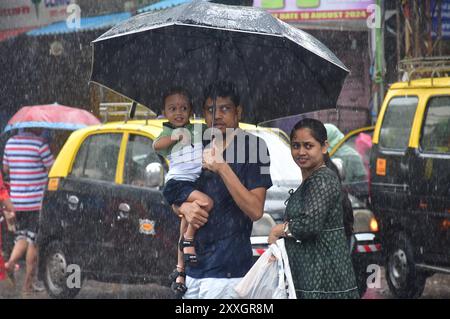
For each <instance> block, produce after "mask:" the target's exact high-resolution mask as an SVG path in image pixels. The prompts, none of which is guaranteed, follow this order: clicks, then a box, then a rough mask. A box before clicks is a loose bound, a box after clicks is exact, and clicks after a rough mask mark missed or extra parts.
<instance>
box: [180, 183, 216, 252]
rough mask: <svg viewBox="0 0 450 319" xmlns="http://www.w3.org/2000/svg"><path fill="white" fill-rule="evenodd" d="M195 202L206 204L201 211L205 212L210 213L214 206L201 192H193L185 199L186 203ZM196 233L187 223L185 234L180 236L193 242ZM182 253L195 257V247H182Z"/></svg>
mask: <svg viewBox="0 0 450 319" xmlns="http://www.w3.org/2000/svg"><path fill="white" fill-rule="evenodd" d="M196 200H198V201H201V202H204V203H207V205H206V206H204V207H203V209H204V210H206V211H207V212H210V211H211V210H212V208H213V206H214V202H213V200H212V199H211V198H210V197H209V196H208V195H206V194H204V193H202V192H199V191H193V192H192V193H191V194H190V195H189V197H188V198H187V201H188V202H193V201H196ZM196 232H197V229H195V227H194V226H192V225H191V224H188V223H187V229H186V231H185V233H184V234H182V236H183V235H184V239H185V240H186V241H189V242H193V241H194V237H195V233H196ZM183 253H184V254H186V255H194V256H195V247H194V246H189V247H184V249H183Z"/></svg>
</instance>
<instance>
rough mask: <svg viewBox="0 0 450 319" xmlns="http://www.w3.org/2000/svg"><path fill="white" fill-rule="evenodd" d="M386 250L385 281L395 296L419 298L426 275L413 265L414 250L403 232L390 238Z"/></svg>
mask: <svg viewBox="0 0 450 319" xmlns="http://www.w3.org/2000/svg"><path fill="white" fill-rule="evenodd" d="M390 243H391V244H390V245H389V246H388V251H387V260H386V281H387V283H388V286H389V290H390V291H391V292H392V293H393V294H394V296H395V297H397V298H419V297H420V296H421V295H422V293H423V290H424V288H425V283H426V279H427V276H426V274H425V273H422V272H420V271H418V270H417V269H416V267H415V261H414V253H413V252H414V250H413V246H412V244H411V241H410V240H409V238H408V236H407V235H406V234H405V233H399V234H398V235H396V236H395V237H394V238H392V240H390Z"/></svg>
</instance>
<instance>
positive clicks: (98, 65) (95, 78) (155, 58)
mask: <svg viewBox="0 0 450 319" xmlns="http://www.w3.org/2000/svg"><path fill="white" fill-rule="evenodd" d="M93 47H94V58H93V67H92V76H91V81H92V82H96V83H98V84H100V85H103V86H105V87H107V88H109V89H111V90H114V91H116V92H117V93H120V94H122V95H124V96H126V97H128V98H130V99H132V100H134V101H137V102H139V103H141V104H143V105H146V106H148V107H150V108H152V109H153V110H155V111H159V110H160V108H161V105H162V96H163V94H164V93H165V92H166V91H167V90H168V89H169V88H170V87H172V86H182V87H184V88H186V89H188V90H189V91H190V92H191V93H192V95H193V96H194V104H195V106H196V109H197V111H200V106H201V103H202V102H203V101H202V99H203V89H204V88H205V87H206V86H207V85H209V84H210V83H212V82H214V81H217V80H228V81H233V82H234V83H235V84H236V85H237V87H238V88H239V91H240V94H241V97H242V103H241V104H242V106H243V107H244V120H246V121H248V122H253V123H259V122H261V121H265V120H269V119H273V118H278V117H283V116H288V115H293V114H299V113H304V112H310V111H314V110H319V109H327V108H334V107H335V106H336V101H337V98H338V96H339V93H340V91H341V88H342V85H343V82H344V80H345V77H346V75H347V73H348V70H347V69H346V67H345V66H344V65H343V63H342V62H341V61H340V60H339V59H338V58H337V57H336V56H335V55H334V54H333V53H332V52H331V51H330V50H329V49H328V48H327V47H326V46H325V45H323V44H322V43H321V42H319V41H318V40H317V39H316V38H314V37H313V36H311V35H309V34H307V33H305V32H303V31H301V30H299V29H296V28H294V27H292V26H290V25H288V24H286V23H284V22H282V21H280V20H278V19H276V18H274V17H273V16H272V15H271V14H270V13H268V12H266V11H264V10H262V9H259V8H253V7H242V6H229V5H222V4H214V3H210V2H206V1H193V2H191V3H187V4H184V5H181V6H178V7H174V8H171V9H168V10H164V11H158V12H150V13H144V14H140V15H137V16H134V17H132V18H130V19H128V20H127V21H125V22H123V23H121V24H119V25H117V26H115V27H113V28H112V29H111V30H109V31H108V32H106V33H105V34H103V35H102V36H100V37H99V38H98V39H96V40H95V41H93Z"/></svg>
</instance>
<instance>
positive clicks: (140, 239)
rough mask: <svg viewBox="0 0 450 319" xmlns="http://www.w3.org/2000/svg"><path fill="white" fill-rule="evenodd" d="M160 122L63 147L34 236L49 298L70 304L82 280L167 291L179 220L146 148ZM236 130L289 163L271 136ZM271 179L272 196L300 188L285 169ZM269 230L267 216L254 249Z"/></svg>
mask: <svg viewBox="0 0 450 319" xmlns="http://www.w3.org/2000/svg"><path fill="white" fill-rule="evenodd" d="M199 121H200V120H194V121H193V123H195V122H199ZM162 123H163V120H142V121H129V122H116V123H108V124H102V125H98V126H92V127H88V128H85V129H81V130H78V131H75V132H74V133H72V135H71V136H70V137H69V139H68V140H67V142H66V143H65V145H64V146H63V148H62V150H61V152H60V153H59V155H58V157H57V159H56V161H55V164H54V165H53V167H52V169H51V171H50V173H49V182H48V187H47V190H46V192H45V196H44V202H43V208H42V211H41V215H40V225H39V227H40V228H39V236H38V245H39V248H40V256H39V277H40V278H42V279H43V281H44V284H45V286H46V289H47V292H48V293H49V295H50V296H51V297H54V298H71V297H75V296H76V294H77V293H78V292H79V290H80V289H81V284H82V282H83V279H87V278H89V279H93V280H97V281H103V282H123V283H147V282H152V283H157V284H164V285H166V284H168V280H167V276H168V274H169V273H170V271H171V269H172V268H173V266H174V265H175V263H176V260H177V241H178V237H179V220H178V217H177V216H176V215H175V214H174V213H173V212H172V211H171V208H170V207H169V206H168V204H167V203H166V201H165V199H164V197H163V195H162V188H163V186H164V176H165V173H166V172H167V170H168V166H167V161H166V160H165V159H164V158H162V157H161V156H159V155H158V154H156V153H155V151H154V150H153V148H152V143H153V141H154V139H155V138H156V137H157V136H158V135H159V133H160V132H161V131H162ZM240 126H241V128H243V129H245V130H247V131H250V132H252V133H254V134H256V135H258V136H260V137H262V138H263V139H265V141H266V143H267V144H269V143H271V144H277V143H278V144H279V145H284V147H283V149H282V151H281V152H275V151H274V155H273V157H272V158H273V159H275V158H277V159H278V158H280V159H282V158H283V157H286V156H289V154H290V151H289V146H288V144H287V142H286V141H283V137H281V135H280V134H277V132H276V129H259V128H257V127H256V126H254V125H250V124H244V123H241V125H240ZM280 141H283V142H282V144H280V143H279V142H280ZM269 151H270V150H269ZM275 153H276V154H275ZM280 161H281V160H273V161H272V163H279V162H280ZM292 165H293V167H294V168H297V169H298V167H297V166H296V165H295V163H292ZM286 168H287V170H286ZM270 172H271V175H272V176H273V179H275V180H277V181H278V182H275V183H274V190H273V191H272V192H273V193H277V189H278V190H280V189H283V190H284V188H283V186H282V184H283V183H285V182H289V181H290V180H292V181H291V182H292V183H294V182H296V183H298V184H299V183H300V178H301V177H300V172H299V171H298V173H299V174H297V175H296V174H295V173H292V171H290V170H289V165H288V166H284V167H283V168H280V167H276V166H273V165H271V167H270ZM277 176H279V177H277ZM280 192H281V191H278V193H280ZM273 193H272V194H273ZM283 194H287V190H286V191H285V192H284V193H283ZM273 196H276V195H273ZM269 197H270V196H269ZM269 202H270V200H269ZM273 225H274V221H273V219H272V217H271V216H270V215H268V214H264V218H262V219H261V220H260V221H258V224H257V225H255V227H254V233H253V237H254V240H252V243H253V245H254V247H257V243H258V239H260V238H259V234H261V233H262V232H265V231H267V229H268V231H270V229H271V227H272V226H273ZM267 234H268V232H267ZM255 240H256V241H255ZM266 242H267V237H266ZM255 245H256V246H255ZM71 265H72V266H71ZM69 266H71V267H69ZM76 276H79V277H78V278H77V277H76ZM77 280H78V281H77ZM77 282H78V285H77V284H76V283H77Z"/></svg>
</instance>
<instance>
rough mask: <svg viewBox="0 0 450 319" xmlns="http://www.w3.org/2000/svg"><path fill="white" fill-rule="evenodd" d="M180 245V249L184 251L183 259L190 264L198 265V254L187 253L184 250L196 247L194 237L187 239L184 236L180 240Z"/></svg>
mask: <svg viewBox="0 0 450 319" xmlns="http://www.w3.org/2000/svg"><path fill="white" fill-rule="evenodd" d="M179 247H180V251H181V252H182V253H183V260H184V264H185V265H186V264H188V265H190V266H194V267H195V266H197V262H198V260H197V255H195V254H186V253H185V252H184V248H186V247H195V246H194V240H193V239H186V238H185V237H183V238H182V239H181V240H180V243H179Z"/></svg>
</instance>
